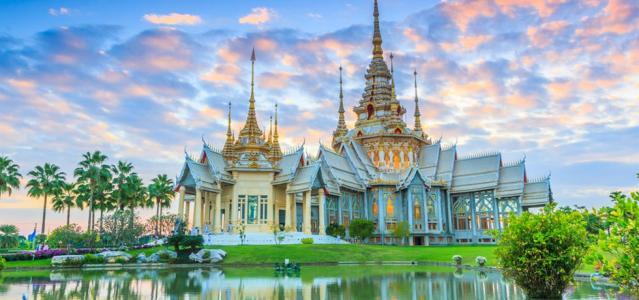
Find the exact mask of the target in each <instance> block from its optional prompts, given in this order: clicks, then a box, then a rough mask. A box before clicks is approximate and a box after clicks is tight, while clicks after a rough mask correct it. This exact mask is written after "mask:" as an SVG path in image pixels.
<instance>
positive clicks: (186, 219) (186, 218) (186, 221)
mask: <svg viewBox="0 0 639 300" xmlns="http://www.w3.org/2000/svg"><path fill="white" fill-rule="evenodd" d="M184 204H185V209H184V226H185V228H187V229H189V215H190V214H191V201H185V203H184Z"/></svg>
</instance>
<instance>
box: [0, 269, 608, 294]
mask: <svg viewBox="0 0 639 300" xmlns="http://www.w3.org/2000/svg"><path fill="white" fill-rule="evenodd" d="M23 274H24V273H23ZM611 296H612V297H614V291H613V290H610V288H604V287H600V286H599V287H597V286H594V287H592V286H591V285H590V284H578V285H576V286H573V287H571V288H570V289H569V291H568V292H567V294H566V295H565V298H584V297H585V298H607V297H611ZM23 297H24V298H26V299H523V298H525V297H524V294H523V292H522V290H521V289H520V288H518V287H517V286H515V285H514V284H512V283H511V282H509V281H507V280H504V279H503V277H502V276H501V274H500V273H498V272H482V271H475V270H461V269H458V270H456V271H455V270H454V269H453V270H451V269H449V268H432V267H415V266H342V267H305V268H303V270H302V273H301V275H300V276H282V275H277V274H274V272H273V271H272V270H271V269H268V268H258V269H255V268H250V269H249V268H233V269H224V270H219V269H214V268H197V269H192V268H189V269H184V268H177V269H149V270H119V271H84V272H77V271H55V272H30V273H29V276H24V275H20V274H19V273H11V272H7V273H5V274H3V275H2V277H0V298H3V299H4V298H8V299H20V298H23Z"/></svg>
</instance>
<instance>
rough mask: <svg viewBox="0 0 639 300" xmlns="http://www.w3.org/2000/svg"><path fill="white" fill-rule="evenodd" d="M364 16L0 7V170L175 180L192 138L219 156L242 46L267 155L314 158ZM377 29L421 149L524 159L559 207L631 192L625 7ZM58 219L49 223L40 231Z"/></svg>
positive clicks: (528, 9) (388, 19)
mask: <svg viewBox="0 0 639 300" xmlns="http://www.w3.org/2000/svg"><path fill="white" fill-rule="evenodd" d="M372 2H373V1H372V0H352V1H341V0H339V1H338V0H324V1H310V0H308V1H292V0H291V1H201V0H198V1H192V0H183V1H140V0H136V1H128V2H124V1H122V2H118V1H25V0H5V1H2V2H0V155H7V156H9V157H10V158H12V159H13V160H14V161H15V162H16V163H18V164H19V165H20V166H21V171H22V173H23V174H25V175H26V173H27V172H28V171H30V170H31V169H32V168H33V167H34V166H35V165H39V164H43V163H45V162H51V163H55V164H57V165H59V166H61V167H62V169H63V170H64V171H65V172H67V173H68V174H72V173H73V169H74V168H75V166H76V165H77V163H78V161H79V160H80V158H81V154H82V153H84V152H87V151H93V150H101V151H102V152H104V153H106V154H107V155H108V156H109V157H110V162H111V163H114V162H116V161H117V160H127V161H130V162H132V163H133V164H134V165H135V167H136V170H137V172H138V173H140V174H141V175H143V177H144V178H145V179H146V180H147V182H148V180H149V179H150V178H152V177H154V176H155V175H156V174H158V173H166V174H168V175H169V176H170V177H175V176H176V175H177V173H179V171H180V168H181V162H182V161H183V158H184V149H185V148H186V150H187V151H188V152H189V153H193V154H196V153H197V152H198V151H199V150H200V149H201V144H202V142H201V139H202V137H203V138H204V139H205V140H206V141H207V142H209V143H210V144H213V145H217V146H219V147H220V148H221V146H222V144H223V141H224V134H225V126H226V119H225V116H226V107H227V103H228V102H229V101H230V102H232V103H233V112H232V119H233V127H234V129H235V131H236V132H237V131H239V128H240V126H241V125H242V123H243V121H244V119H245V113H246V109H247V106H248V95H249V79H250V61H249V58H250V52H251V48H252V47H255V50H256V54H257V62H256V105H257V109H258V121H259V122H260V123H261V125H266V124H267V123H268V118H269V116H270V115H271V113H272V108H273V105H274V103H276V102H277V103H279V107H280V114H279V115H280V126H281V127H280V138H281V139H280V142H281V143H282V145H283V147H284V148H285V149H286V148H290V147H294V146H296V145H299V144H301V143H302V141H303V140H304V139H305V140H306V145H307V149H308V151H309V153H310V154H313V155H314V154H315V153H316V151H317V148H318V145H319V142H320V141H322V142H324V143H328V142H330V140H331V132H332V130H333V129H334V127H335V125H336V123H337V113H336V111H337V101H338V98H337V96H338V80H339V78H338V76H339V75H338V74H339V73H338V67H339V65H342V66H343V67H344V70H345V73H344V82H345V86H344V88H345V105H346V106H347V107H349V108H350V107H352V106H354V105H355V103H356V102H357V101H358V100H359V96H360V95H361V93H362V91H363V87H364V78H363V75H364V72H365V68H366V67H367V65H368V61H369V60H370V57H371V35H372V5H373V3H372ZM380 14H381V16H380V18H381V21H382V23H381V29H382V37H383V40H384V44H383V48H384V51H385V55H388V54H389V53H390V52H393V54H394V56H395V60H394V66H395V72H396V73H395V80H396V82H397V84H396V85H397V89H398V97H399V98H400V101H402V102H403V103H404V105H406V106H407V107H408V111H409V113H408V114H407V115H409V116H412V111H413V107H412V99H413V97H414V96H413V87H412V80H413V77H412V72H413V69H417V72H418V73H419V75H418V76H419V77H418V86H419V93H420V101H421V112H422V124H423V125H424V127H425V131H426V132H427V133H428V134H429V135H430V136H431V137H433V138H435V139H437V138H439V137H442V140H443V142H444V143H447V144H453V143H457V144H458V149H459V154H460V155H461V156H465V155H470V154H473V153H477V152H482V151H501V152H502V154H503V159H504V161H505V162H507V161H513V160H518V159H521V158H522V157H523V156H524V155H525V156H526V165H527V170H528V177H529V178H534V177H540V176H545V175H547V174H548V173H551V183H552V190H553V193H554V198H555V199H556V200H557V201H558V202H559V204H560V205H571V206H572V205H575V204H578V205H585V206H587V207H599V206H602V205H607V204H609V203H610V201H609V200H608V194H609V193H610V192H611V191H615V190H622V191H629V190H637V189H638V185H639V184H638V183H639V181H638V180H637V179H636V176H635V174H636V173H637V172H639V1H636V0H609V1H606V0H578V1H577V0H575V1H570V0H494V1H492V0H491V1H489V0H486V1H479V0H478V1H445V2H439V1H426V0H393V1H390V0H380ZM347 110H348V114H347V122H348V124H349V126H351V127H352V124H353V122H354V114H353V113H352V111H351V110H350V109H347ZM406 122H407V123H408V124H412V123H413V120H412V117H407V119H406ZM69 177H70V176H69ZM26 179H27V178H26V176H25V182H26ZM41 210H42V200H41V199H30V198H28V197H27V196H26V192H25V190H24V189H21V190H20V191H18V192H16V193H14V195H12V196H11V197H8V196H7V195H6V194H3V195H1V196H0V223H2V224H4V223H12V224H16V225H18V226H19V227H20V229H21V231H22V232H23V233H25V232H27V231H30V230H32V228H33V224H34V223H35V222H39V221H40V218H41ZM149 214H150V212H148V211H147V212H144V216H147V215H149ZM64 219H65V217H64V215H63V214H61V213H54V212H53V211H49V213H48V220H49V221H48V223H47V228H49V229H52V228H54V227H55V226H58V225H60V224H62V223H63V222H64ZM72 219H73V221H75V222H78V223H79V224H81V225H83V226H84V225H85V224H86V221H85V214H84V213H81V212H79V211H73V212H72Z"/></svg>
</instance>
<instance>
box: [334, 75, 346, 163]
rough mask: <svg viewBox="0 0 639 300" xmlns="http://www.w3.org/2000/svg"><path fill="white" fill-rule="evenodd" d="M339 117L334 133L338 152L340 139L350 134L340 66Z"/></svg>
mask: <svg viewBox="0 0 639 300" xmlns="http://www.w3.org/2000/svg"><path fill="white" fill-rule="evenodd" d="M337 112H338V113H339V117H338V119H337V128H336V129H335V131H333V149H334V150H335V151H337V149H338V148H339V143H340V142H339V139H340V138H341V137H343V136H345V135H346V133H348V128H347V127H346V121H345V120H344V112H345V110H344V91H343V88H342V66H339V109H338V110H337Z"/></svg>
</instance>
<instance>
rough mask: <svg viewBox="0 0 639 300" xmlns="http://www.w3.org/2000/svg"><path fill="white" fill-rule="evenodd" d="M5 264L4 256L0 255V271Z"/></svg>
mask: <svg viewBox="0 0 639 300" xmlns="http://www.w3.org/2000/svg"><path fill="white" fill-rule="evenodd" d="M6 264H7V261H6V260H5V259H4V257H1V256H0V271H2V270H3V269H4V267H5V265H6Z"/></svg>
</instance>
